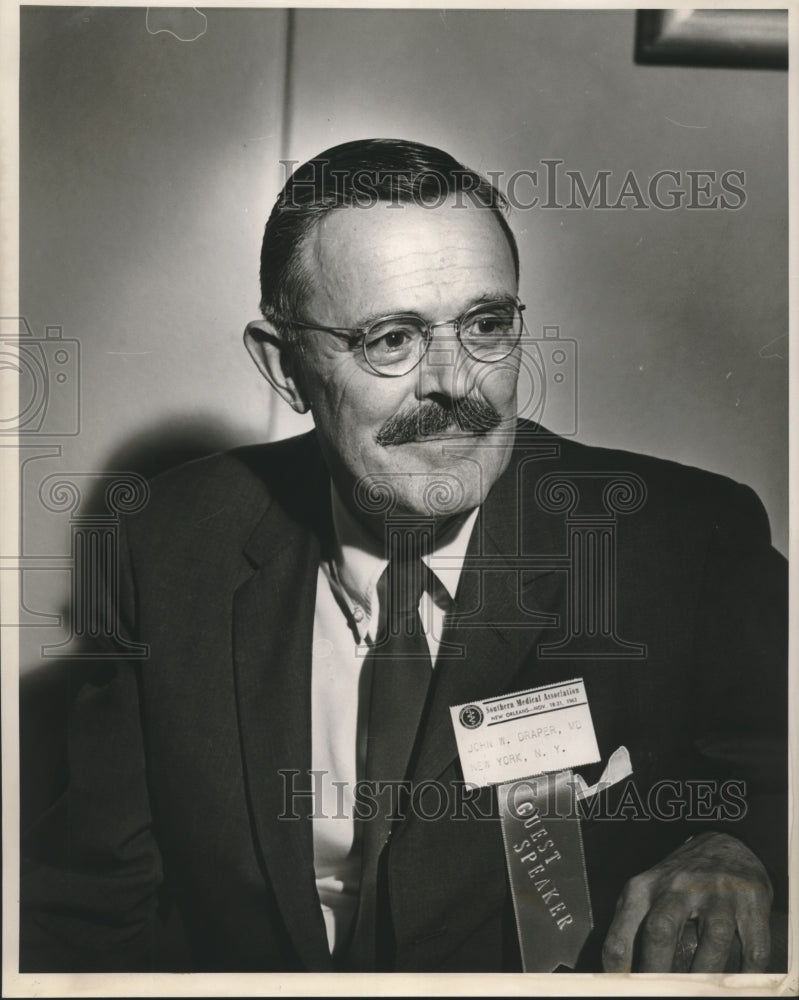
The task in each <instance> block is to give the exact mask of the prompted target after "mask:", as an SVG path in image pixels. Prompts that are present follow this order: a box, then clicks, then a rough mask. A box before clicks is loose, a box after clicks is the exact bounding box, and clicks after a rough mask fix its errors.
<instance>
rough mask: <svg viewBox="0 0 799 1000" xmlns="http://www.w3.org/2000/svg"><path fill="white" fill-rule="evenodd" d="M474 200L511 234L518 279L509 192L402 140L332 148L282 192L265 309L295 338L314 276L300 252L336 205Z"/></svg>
mask: <svg viewBox="0 0 799 1000" xmlns="http://www.w3.org/2000/svg"><path fill="white" fill-rule="evenodd" d="M451 196H465V197H468V198H469V199H470V200H471V201H472V203H473V204H477V205H480V206H482V207H484V208H488V209H490V210H491V211H492V212H493V213H494V215H495V216H496V218H497V220H498V222H499V224H500V226H501V227H502V231H503V232H504V233H505V236H506V237H507V240H508V243H509V245H510V249H511V253H512V255H513V263H514V267H515V268H516V277H517V279H518V277H519V251H518V248H517V246H516V240H515V238H514V236H513V232H512V231H511V228H510V226H509V225H508V222H507V219H506V218H505V213H506V212H507V208H508V203H507V200H506V199H505V197H504V195H503V194H502V193H501V192H500V191H499V190H498V189H497V188H496V187H495V186H494V185H493V184H491V183H490V181H488V180H487V179H486V178H485V177H483V176H482V175H481V174H478V173H477V172H476V171H474V170H470V169H468V167H464V166H463V165H462V164H461V163H458V161H457V160H456V159H454V158H453V157H452V156H450V155H449V153H445V152H443V151H442V150H440V149H436V148H435V147H434V146H424V145H422V144H421V143H418V142H408V141H405V140H403V139H358V140H356V141H354V142H345V143H343V144H342V145H340V146H333V147H332V148H331V149H327V150H325V152H324V153H320V154H319V155H318V156H315V157H314V158H313V159H312V160H308V162H307V163H304V164H302V166H300V167H298V168H297V169H296V170H295V171H294V173H293V174H292V175H291V177H290V178H289V179H288V181H286V184H285V186H284V188H283V190H282V191H281V192H280V195H279V196H278V199H277V201H276V202H275V206H274V208H273V209H272V213H271V215H270V216H269V221H268V222H267V224H266V229H265V231H264V240H263V244H262V247H261V311H262V313H263V314H264V316H265V317H266V318H268V319H270V320H271V321H272V322H274V323H276V324H277V325H279V326H282V327H284V329H285V332H286V333H287V334H289V335H290V333H291V330H290V321H291V319H292V318H298V314H299V311H300V310H301V307H302V303H303V300H304V297H305V293H306V292H307V290H308V284H309V280H310V276H309V275H307V274H306V273H304V271H303V267H302V263H301V258H300V253H301V249H302V242H303V237H304V236H305V235H306V234H307V233H308V232H309V230H310V229H311V227H312V226H313V225H314V224H315V223H316V222H317V220H319V219H321V218H323V217H324V216H325V215H326V214H327V213H328V212H331V211H333V209H336V208H343V207H347V206H355V207H368V206H369V205H374V204H375V202H378V201H387V202H393V203H413V204H419V205H424V206H428V207H431V206H435V205H440V204H441V203H442V202H443V201H444V199H446V198H448V197H451Z"/></svg>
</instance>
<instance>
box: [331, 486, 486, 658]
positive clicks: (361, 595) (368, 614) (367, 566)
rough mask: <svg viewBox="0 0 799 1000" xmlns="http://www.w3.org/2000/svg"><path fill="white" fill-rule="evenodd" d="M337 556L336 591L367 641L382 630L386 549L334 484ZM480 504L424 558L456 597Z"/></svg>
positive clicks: (333, 572)
mask: <svg viewBox="0 0 799 1000" xmlns="http://www.w3.org/2000/svg"><path fill="white" fill-rule="evenodd" d="M331 508H332V513H333V531H334V546H333V554H332V558H331V559H330V561H329V563H328V564H327V566H326V570H327V574H328V577H329V579H330V583H331V586H332V587H333V590H334V593H336V596H337V597H338V598H339V600H341V601H343V603H344V604H345V607H346V609H347V610H348V611H349V615H348V617H349V618H350V619H351V623H352V625H353V627H354V628H355V630H356V632H357V633H358V635H359V637H360V639H361V641H363V640H364V639H366V637H367V636H368V637H370V638H374V636H375V634H376V632H377V618H378V612H379V608H378V598H377V583H378V580H379V579H380V577H381V575H382V573H383V570H384V569H385V568H386V566H387V565H388V560H387V559H386V556H385V551H384V548H383V546H382V544H381V542H380V541H379V540H378V539H376V538H375V537H374V536H373V535H372V534H371V533H370V532H369V531H368V530H367V529H366V528H365V527H364V526H363V525H362V524H361V523H360V522H359V521H358V520H357V518H356V517H355V516H354V515H353V514H352V512H351V511H350V510H349V509H348V508H347V506H346V505H345V504H344V503H343V501H342V500H341V497H340V496H339V494H338V491H337V490H336V487H335V486H334V485H333V484H332V482H331ZM478 512H479V508H478V507H475V508H474V510H472V511H470V512H469V513H468V514H467V515H466V516H465V517H459V518H457V519H456V520H454V521H453V524H452V525H448V526H447V530H446V531H445V532H444V533H443V534H442V536H441V538H436V545H435V548H434V549H433V551H432V552H431V553H430V554H429V555H427V556H423V557H422V559H423V561H424V562H425V563H426V564H427V566H428V567H429V568H430V569H431V570H432V571H433V574H434V576H435V578H436V579H437V580H438V582H439V583H440V584H441V588H443V590H444V591H445V592H446V595H447V597H448V598H449V600H450V601H454V599H455V594H456V593H457V590H458V582H459V581H460V576H461V572H462V570H463V561H464V559H465V558H466V550H467V548H468V547H469V539H470V538H471V535H472V531H473V529H474V524H475V521H476V520H477V514H478Z"/></svg>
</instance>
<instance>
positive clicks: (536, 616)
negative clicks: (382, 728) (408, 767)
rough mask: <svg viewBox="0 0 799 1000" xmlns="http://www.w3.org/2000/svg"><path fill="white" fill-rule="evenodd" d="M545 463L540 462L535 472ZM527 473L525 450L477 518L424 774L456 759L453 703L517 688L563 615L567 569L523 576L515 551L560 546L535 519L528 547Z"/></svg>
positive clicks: (445, 638)
mask: <svg viewBox="0 0 799 1000" xmlns="http://www.w3.org/2000/svg"><path fill="white" fill-rule="evenodd" d="M556 455H557V451H555V452H553V450H552V448H551V447H546V448H539V457H540V458H552V457H556ZM540 464H541V463H540V462H536V465H535V466H534V467H533V468H534V469H535V470H536V472H537V469H538V467H540ZM548 469H549V466H547V471H548ZM542 471H543V470H542ZM523 472H524V464H523V463H522V462H520V456H519V453H518V452H517V453H514V456H513V458H512V460H511V463H510V465H509V467H508V469H507V470H506V471H505V473H503V475H502V476H501V477H500V479H499V480H498V481H497V483H496V485H495V487H494V489H493V490H492V491H491V493H490V495H489V497H488V498H487V500H486V502H485V503H484V505H483V507H482V509H481V512H480V517H479V518H478V520H477V522H476V524H475V528H474V531H473V533H472V537H471V540H470V542H469V548H468V551H467V555H466V559H465V561H464V566H463V572H462V575H461V579H460V583H459V586H458V593H457V595H456V601H455V604H456V612H455V613H454V614H452V615H450V616H448V619H447V624H446V625H445V628H444V633H443V635H442V649H443V650H446V649H447V647H448V646H449V647H450V648H452V647H460V649H461V650H462V653H461V654H460V655H452V656H447V655H444V656H443V657H442V656H441V654H439V660H438V661H437V663H436V668H435V670H436V677H435V683H434V689H433V695H432V704H431V706H430V710H429V715H428V722H427V726H426V730H425V733H424V735H423V738H422V742H421V745H420V747H419V752H418V756H417V763H416V767H415V769H414V778H415V779H417V780H424V779H429V778H435V777H438V775H440V774H441V772H442V771H443V770H444V769H445V768H446V767H447V766H448V765H449V764H450V763H451V762H452V761H453V760H454V759H455V758H456V757H457V746H456V743H455V734H454V731H453V727H452V720H451V717H450V711H449V709H450V707H451V706H452V705H459V704H463V703H465V702H469V701H474V700H475V699H482V698H489V697H492V696H495V695H499V694H504V693H507V692H510V691H513V690H515V689H516V688H517V687H518V681H517V676H518V674H519V671H520V669H521V667H522V664H523V663H524V661H525V658H526V657H527V654H528V653H529V651H530V650H531V649H532V648H533V646H534V645H535V644H536V643H537V642H538V641H539V640H540V639H541V638H542V636H544V635H545V634H546V633H545V632H544V631H543V630H545V629H551V628H553V627H554V626H556V625H557V624H558V623H559V621H560V617H559V613H560V611H561V610H562V609H561V603H562V598H563V594H564V590H565V579H564V575H563V574H562V573H557V572H553V571H551V570H538V571H536V570H535V569H531V570H529V571H523V572H521V573H519V574H518V576H517V575H516V574H517V572H518V565H519V564H518V561H516V562H514V557H515V556H517V555H518V554H520V553H522V551H524V552H525V553H527V554H541V553H548V552H553V551H555V550H556V548H557V544H558V543H557V541H556V540H555V538H554V535H553V531H552V526H551V522H549V521H547V520H546V519H544V518H539V519H537V520H536V519H530V518H528V519H527V522H528V524H527V527H526V531H525V537H524V540H523V549H522V540H521V539H520V537H519V527H520V526H521V525H522V523H523V521H522V517H521V511H520V509H519V504H520V497H522V496H523V495H525V494H526V495H528V496H530V495H531V490H529V489H528V490H526V491H522V489H521V474H522V473H523ZM534 474H535V473H534ZM530 522H532V523H531V524H530ZM517 584H518V586H517ZM519 605H521V608H523V609H524V610H520V608H519Z"/></svg>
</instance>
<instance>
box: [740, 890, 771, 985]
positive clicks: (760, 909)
mask: <svg viewBox="0 0 799 1000" xmlns="http://www.w3.org/2000/svg"><path fill="white" fill-rule="evenodd" d="M770 909H771V908H770V907H769V906H752V907H749V908H748V909H746V910H743V911H739V913H738V934H739V935H740V937H741V944H742V945H743V956H742V961H741V972H764V971H765V969H766V966H767V965H768V960H769V957H770V955H771V928H770V927H769V911H770Z"/></svg>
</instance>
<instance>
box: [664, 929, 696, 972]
mask: <svg viewBox="0 0 799 1000" xmlns="http://www.w3.org/2000/svg"><path fill="white" fill-rule="evenodd" d="M698 944H699V934H698V931H697V927H696V921H695V920H689V921H688V922H687V923H686V924H685V926H684V927H683V929H682V934H680V939H679V941H678V942H677V950H676V951H675V952H674V961H673V962H672V965H671V971H672V972H690V971H691V962H693V960H694V955H695V954H696V948H697V945H698Z"/></svg>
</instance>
